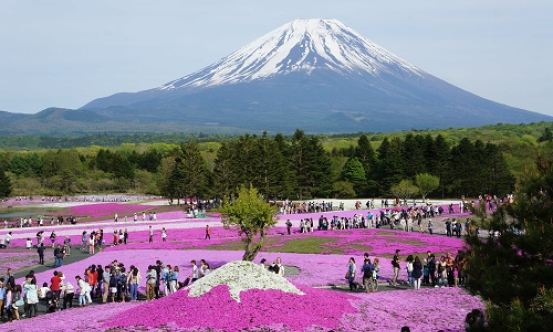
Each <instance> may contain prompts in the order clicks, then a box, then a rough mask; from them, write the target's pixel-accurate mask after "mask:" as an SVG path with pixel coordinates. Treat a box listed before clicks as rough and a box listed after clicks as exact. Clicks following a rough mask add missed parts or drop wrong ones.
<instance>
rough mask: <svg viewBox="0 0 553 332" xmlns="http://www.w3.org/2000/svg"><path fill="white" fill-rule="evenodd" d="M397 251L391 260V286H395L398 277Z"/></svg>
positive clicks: (397, 250)
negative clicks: (392, 271) (392, 269)
mask: <svg viewBox="0 0 553 332" xmlns="http://www.w3.org/2000/svg"><path fill="white" fill-rule="evenodd" d="M399 252H400V251H399V249H396V254H395V255H394V258H393V259H392V266H393V267H394V277H393V279H392V286H397V285H398V284H397V278H398V276H399Z"/></svg>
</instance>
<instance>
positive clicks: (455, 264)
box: [345, 249, 468, 292]
mask: <svg viewBox="0 0 553 332" xmlns="http://www.w3.org/2000/svg"><path fill="white" fill-rule="evenodd" d="M391 264H392V266H393V269H394V274H393V277H392V280H390V286H399V283H398V280H399V277H400V271H401V270H402V267H401V265H402V262H401V260H400V250H399V249H398V250H396V253H395V255H394V256H393V258H392V260H391ZM346 266H347V271H346V276H345V278H346V279H347V280H348V283H349V289H350V291H354V290H355V289H357V288H358V287H362V288H364V289H365V291H367V292H368V291H377V290H378V280H379V279H380V276H379V271H380V259H379V258H374V260H373V261H372V262H371V259H370V257H369V254H368V253H365V255H364V257H363V265H362V266H361V270H360V272H361V276H362V279H361V280H362V283H361V284H359V283H358V282H357V281H356V276H357V266H356V263H355V258H354V257H350V259H349V261H348V263H347V265H346ZM466 266H467V259H466V256H465V253H464V252H463V251H461V250H460V251H459V252H458V253H457V255H456V256H455V257H453V255H452V254H451V253H449V252H448V253H446V254H445V255H442V256H440V257H436V256H435V255H434V254H433V253H432V252H431V251H428V252H427V253H426V257H424V258H423V259H421V258H420V257H419V256H417V255H408V256H407V257H406V258H405V276H406V279H407V283H406V285H407V286H409V287H412V288H414V289H420V288H421V285H422V286H427V287H435V288H438V287H440V288H441V287H464V286H465V285H466V283H467V279H468V274H467V271H466Z"/></svg>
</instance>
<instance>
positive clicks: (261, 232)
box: [220, 185, 278, 262]
mask: <svg viewBox="0 0 553 332" xmlns="http://www.w3.org/2000/svg"><path fill="white" fill-rule="evenodd" d="M220 212H221V222H222V223H223V226H224V227H225V229H237V230H238V235H239V236H241V237H242V240H243V241H244V247H245V248H244V249H245V251H244V255H243V256H242V259H243V260H245V261H250V262H251V261H253V260H254V259H255V256H257V253H258V252H259V251H260V250H261V248H262V247H263V240H264V239H265V233H266V232H267V231H268V230H269V229H270V228H271V227H273V226H274V225H276V224H277V221H278V218H277V217H276V216H275V213H276V212H277V207H276V205H273V206H271V205H270V204H269V203H267V202H265V201H264V200H263V197H262V196H261V194H259V192H258V190H257V189H255V188H254V187H253V186H252V185H250V186H249V187H246V186H244V185H243V186H242V187H241V188H240V189H239V191H238V197H237V198H235V199H233V200H232V202H229V201H227V200H225V202H224V203H223V206H222V208H221V209H220ZM256 238H257V239H256Z"/></svg>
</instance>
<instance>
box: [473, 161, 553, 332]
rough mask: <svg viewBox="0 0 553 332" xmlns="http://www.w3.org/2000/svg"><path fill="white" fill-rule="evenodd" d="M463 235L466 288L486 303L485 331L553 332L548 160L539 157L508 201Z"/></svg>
mask: <svg viewBox="0 0 553 332" xmlns="http://www.w3.org/2000/svg"><path fill="white" fill-rule="evenodd" d="M480 217H481V221H480V223H481V225H480V226H481V227H482V228H484V229H486V230H489V232H490V236H489V237H488V238H487V239H484V240H483V239H480V238H478V237H477V236H471V237H469V238H468V242H469V248H470V251H469V258H468V267H467V271H468V274H469V283H468V286H469V289H470V291H471V292H472V293H475V294H479V295H480V296H481V297H482V298H483V299H484V300H485V301H486V303H487V304H488V308H487V311H488V316H489V330H490V331H502V332H503V331H507V332H509V331H513V332H514V331H522V332H524V331H528V332H529V331H553V164H552V161H551V160H544V159H543V158H541V157H540V158H539V159H538V162H537V164H536V168H535V171H534V172H533V173H531V174H527V176H526V178H524V179H522V180H521V182H520V184H519V190H518V191H517V192H516V194H515V199H514V203H512V204H505V205H503V206H500V207H499V208H498V211H497V212H496V213H495V214H494V215H493V216H492V217H488V216H486V215H482V214H481V215H480Z"/></svg>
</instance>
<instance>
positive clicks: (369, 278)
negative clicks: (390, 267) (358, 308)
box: [361, 258, 375, 293]
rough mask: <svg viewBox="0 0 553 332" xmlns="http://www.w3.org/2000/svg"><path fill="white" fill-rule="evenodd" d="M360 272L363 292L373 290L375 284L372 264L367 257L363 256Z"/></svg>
mask: <svg viewBox="0 0 553 332" xmlns="http://www.w3.org/2000/svg"><path fill="white" fill-rule="evenodd" d="M361 272H363V285H364V286H365V292H366V293H368V292H369V289H371V290H372V291H374V289H375V286H374V283H373V273H374V266H373V265H372V264H371V260H370V259H369V258H365V261H364V262H363V266H362V267H361Z"/></svg>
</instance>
